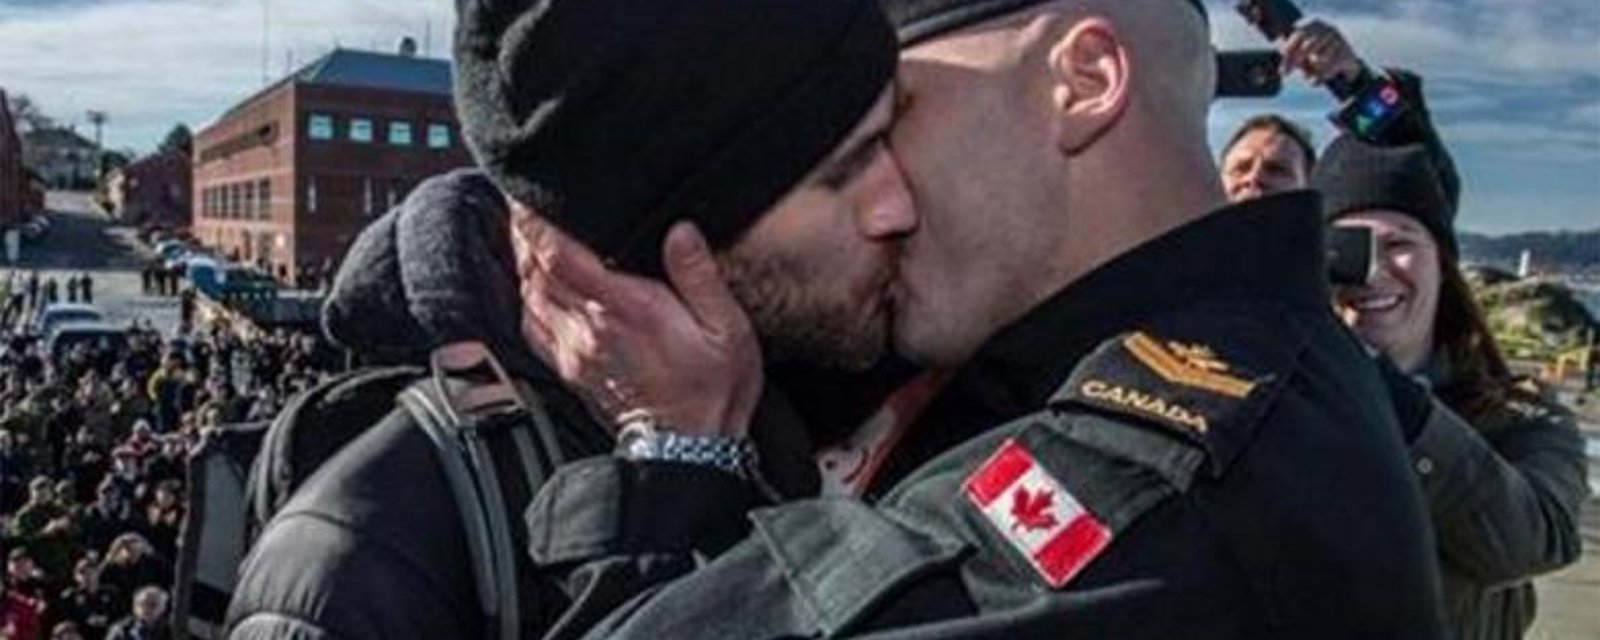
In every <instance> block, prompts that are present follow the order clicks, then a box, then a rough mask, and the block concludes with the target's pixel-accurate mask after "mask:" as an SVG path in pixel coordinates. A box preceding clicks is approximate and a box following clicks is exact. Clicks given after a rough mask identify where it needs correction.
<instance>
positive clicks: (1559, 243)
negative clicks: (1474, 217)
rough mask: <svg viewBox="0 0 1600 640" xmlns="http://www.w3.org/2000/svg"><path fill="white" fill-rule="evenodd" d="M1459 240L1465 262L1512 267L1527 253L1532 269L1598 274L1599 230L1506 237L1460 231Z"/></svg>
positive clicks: (1599, 271)
mask: <svg viewBox="0 0 1600 640" xmlns="http://www.w3.org/2000/svg"><path fill="white" fill-rule="evenodd" d="M1458 237H1459V239H1460V241H1461V256H1462V258H1463V259H1465V260H1466V261H1467V262H1472V263H1481V264H1492V265H1497V266H1501V267H1507V268H1514V267H1515V266H1516V264H1517V260H1519V259H1520V257H1521V255H1522V252H1523V251H1524V250H1530V251H1532V252H1533V265H1534V268H1535V269H1537V270H1539V271H1544V272H1558V273H1569V274H1576V273H1600V229H1594V230H1591V231H1556V232H1547V231H1540V232H1535V233H1519V234H1515V235H1509V236H1486V235H1482V234H1477V233H1469V232H1462V233H1460V234H1459V236H1458Z"/></svg>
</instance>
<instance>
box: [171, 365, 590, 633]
mask: <svg viewBox="0 0 1600 640" xmlns="http://www.w3.org/2000/svg"><path fill="white" fill-rule="evenodd" d="M396 410H402V411H406V412H408V413H410V415H411V418H412V419H413V421H414V422H415V423H416V424H417V425H419V426H420V427H421V428H422V429H423V431H424V432H426V433H427V435H428V437H429V440H430V441H432V442H433V443H434V445H435V450H436V452H437V453H438V459H439V462H440V464H441V465H442V467H443V469H444V472H445V477H446V478H448V480H449V482H450V485H451V492H452V493H453V494H454V496H455V502H456V505H457V507H458V508H459V510H460V516H461V521H462V523H463V525H464V530H465V531H466V533H467V544H468V547H469V549H470V550H471V553H472V559H473V573H474V576H475V579H476V583H477V592H478V596H479V604H480V608H481V609H482V611H483V613H484V616H485V619H486V620H488V621H489V624H486V625H485V630H486V636H487V638H489V639H490V640H494V639H497V638H498V639H502V640H513V639H515V638H517V636H518V633H519V629H520V624H521V622H522V620H523V619H524V618H526V617H528V616H537V615H538V613H539V612H537V611H522V610H520V609H521V607H522V606H523V604H524V602H526V601H527V600H525V599H524V598H522V595H523V594H521V593H519V587H518V584H519V581H518V578H517V575H516V567H517V566H518V563H517V553H518V550H517V547H516V545H515V543H514V542H513V530H512V523H514V522H517V521H518V520H517V519H518V518H520V517H521V514H520V513H508V511H509V506H508V505H507V504H506V502H505V500H504V497H503V487H505V486H508V485H507V482H508V480H506V478H508V477H509V474H519V475H521V476H522V477H521V481H522V482H526V486H527V487H528V490H529V491H530V492H536V491H537V490H538V488H539V487H540V486H542V485H543V484H544V481H545V480H546V479H548V478H549V477H550V475H551V474H553V473H554V472H555V470H556V468H557V467H558V466H560V465H561V464H562V463H564V462H566V461H567V460H568V458H569V457H568V456H567V455H564V452H565V451H570V450H572V449H573V448H574V447H572V446H563V442H568V441H569V438H570V436H563V435H562V434H561V433H560V432H558V431H557V427H556V425H555V424H554V423H553V422H552V421H551V420H550V416H549V412H548V411H547V409H546V407H545V405H544V401H543V400H542V399H541V398H540V397H539V396H538V395H537V394H536V393H533V391H532V389H531V388H529V387H528V386H527V385H526V384H524V383H522V382H520V381H517V380H514V379H512V378H510V377H509V376H507V375H506V373H505V370H504V369H503V368H502V367H501V366H500V364H499V362H497V361H496V360H495V359H494V357H493V355H491V354H490V352H489V350H488V349H487V348H485V347H484V346H483V345H482V344H481V343H477V342H461V343H455V344H450V345H446V346H444V347H441V348H440V349H438V350H436V351H435V352H434V354H433V357H432V361H431V366H430V367H429V368H428V369H423V368H421V367H389V368H373V369H361V370H356V371H352V372H348V373H345V374H342V375H340V376H338V377H336V378H333V379H331V380H328V381H326V382H324V383H322V384H320V385H317V386H316V387H314V388H311V389H309V390H307V391H305V392H302V393H301V394H299V395H297V396H295V397H294V398H292V399H290V400H289V402H288V403H287V404H286V405H285V406H284V408H283V410H282V411H280V412H279V414H278V415H277V417H275V418H274V419H273V420H272V421H270V422H260V423H251V424H243V425H232V426H228V427H223V428H220V429H218V430H217V431H216V432H214V433H211V434H208V436H207V437H206V438H204V440H203V442H202V443H201V445H200V446H199V447H198V448H197V449H196V450H195V451H194V452H193V453H191V454H190V456H189V465H188V466H189V482H188V492H189V512H188V514H187V515H186V516H185V520H184V524H183V529H182V532H181V535H180V536H179V550H178V567H177V581H176V582H177V584H176V585H174V594H173V595H174V598H173V601H174V606H173V616H174V621H175V623H176V624H174V628H176V629H177V630H178V631H179V632H180V633H182V634H186V635H187V636H188V637H191V638H203V639H214V638H223V637H224V636H225V635H226V633H227V629H226V616H227V609H228V601H229V600H230V599H231V598H232V596H233V592H234V589H235V587H236V586H237V580H238V568H239V564H240V562H241V561H242V560H243V559H244V557H245V555H246V554H247V553H248V552H249V549H250V547H251V546H252V545H253V544H254V543H255V540H256V537H257V536H258V535H259V534H260V533H261V531H262V529H263V527H265V526H266V524H267V522H269V521H270V520H271V519H272V516H273V515H274V514H276V513H277V512H278V510H279V509H281V508H282V507H283V506H284V504H285V503H287V502H288V500H289V498H290V497H291V496H293V495H294V493H295V491H296V490H297V489H298V488H299V487H300V485H301V484H302V483H303V482H304V481H305V480H306V479H307V478H309V477H310V476H311V475H312V473H313V472H315V471H316V470H317V468H318V467H319V466H321V465H322V463H324V462H326V461H327V460H328V459H329V458H331V457H333V455H334V454H335V453H337V452H338V451H339V450H340V449H342V448H344V446H345V445H347V444H349V443H350V442H351V441H353V440H355V439H356V437H357V436H360V435H361V434H362V433H364V432H366V430H367V429H368V428H370V427H372V426H373V425H376V424H378V423H379V422H380V421H382V419H383V418H384V417H386V416H387V415H389V413H390V412H392V411H396ZM506 442H509V443H510V445H509V446H505V445H504V444H503V443H506ZM491 448H501V449H502V450H503V452H502V453H501V455H498V456H495V455H490V453H491ZM507 452H509V453H507ZM574 457H575V456H574Z"/></svg>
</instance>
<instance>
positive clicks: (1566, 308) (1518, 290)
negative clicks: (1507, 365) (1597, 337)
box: [1466, 268, 1600, 359]
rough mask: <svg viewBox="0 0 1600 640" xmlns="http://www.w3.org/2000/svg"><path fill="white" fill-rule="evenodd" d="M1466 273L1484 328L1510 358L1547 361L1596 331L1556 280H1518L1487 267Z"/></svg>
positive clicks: (1590, 318)
mask: <svg viewBox="0 0 1600 640" xmlns="http://www.w3.org/2000/svg"><path fill="white" fill-rule="evenodd" d="M1466 275H1467V282H1468V284H1470V285H1471V286H1472V289H1473V292H1474V293H1475V294H1476V295H1477V298H1478V302H1479V304H1482V305H1483V308H1484V312H1485V315H1486V316H1487V317H1486V319H1487V320H1488V322H1489V328H1490V331H1492V332H1493V333H1494V335H1495V339H1496V341H1498V342H1499V343H1500V346H1501V347H1502V348H1503V349H1505V351H1506V352H1507V355H1510V356H1511V357H1513V358H1533V359H1548V358H1550V357H1551V356H1553V355H1554V354H1557V353H1562V352H1565V351H1568V350H1570V349H1574V348H1577V347H1580V346H1582V345H1583V344H1585V340H1586V339H1587V337H1588V335H1589V332H1591V331H1600V323H1597V322H1596V321H1595V317H1594V314H1593V313H1590V311H1589V310H1588V309H1587V308H1586V307H1585V306H1584V304H1583V303H1582V302H1581V301H1580V300H1578V298H1577V297H1576V296H1575V295H1574V294H1573V291H1572V290H1571V289H1569V288H1567V287H1566V286H1565V285H1563V284H1562V283H1561V282H1559V281H1558V280H1555V279H1551V278H1528V279H1524V280H1518V279H1516V278H1515V277H1513V276H1511V275H1510V274H1509V273H1505V272H1502V271H1499V270H1496V269H1490V268H1475V269H1469V270H1467V274H1466Z"/></svg>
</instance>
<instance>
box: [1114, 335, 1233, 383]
mask: <svg viewBox="0 0 1600 640" xmlns="http://www.w3.org/2000/svg"><path fill="white" fill-rule="evenodd" d="M1122 346H1124V347H1127V348H1128V352H1129V353H1132V354H1133V357H1135V358H1138V359H1139V361H1140V362H1143V363H1144V364H1145V366H1147V367H1150V370H1152V371H1155V372H1156V375H1159V376H1161V377H1162V378H1165V379H1166V380H1167V381H1168V382H1172V383H1174V384H1181V385H1185V386H1189V387H1195V388H1198V389H1205V390H1206V391H1211V392H1215V393H1220V394H1222V395H1225V396H1230V397H1234V398H1243V397H1245V396H1247V395H1250V390H1251V389H1254V388H1255V386H1256V385H1255V384H1254V383H1251V382H1245V381H1244V380H1241V379H1239V378H1235V377H1233V376H1230V375H1224V374H1220V373H1215V372H1212V371H1206V370H1205V369H1201V368H1199V367H1194V366H1190V365H1189V364H1187V363H1185V362H1184V361H1183V360H1182V359H1180V358H1178V357H1177V356H1175V355H1173V354H1172V353H1170V352H1168V351H1167V350H1166V348H1164V347H1162V346H1161V343H1159V342H1156V341H1155V340H1154V339H1151V337H1150V336H1147V335H1145V334H1144V333H1143V332H1139V333H1135V334H1133V335H1131V336H1128V337H1127V338H1126V339H1124V340H1123V341H1122Z"/></svg>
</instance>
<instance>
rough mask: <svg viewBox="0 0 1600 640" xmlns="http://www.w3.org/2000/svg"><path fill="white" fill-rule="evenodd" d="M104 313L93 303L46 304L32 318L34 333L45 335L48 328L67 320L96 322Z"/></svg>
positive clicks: (48, 331) (47, 333)
mask: <svg viewBox="0 0 1600 640" xmlns="http://www.w3.org/2000/svg"><path fill="white" fill-rule="evenodd" d="M104 319H105V314H102V313H100V309H98V308H96V307H95V306H94V305H90V304H83V303H78V302H57V303H55V304H51V305H47V306H45V308H44V309H41V310H40V311H39V315H38V316H35V317H34V319H33V327H32V329H33V333H34V335H39V336H45V335H49V334H50V330H51V329H54V328H56V327H59V326H61V325H63V324H66V323H69V322H98V321H101V320H104Z"/></svg>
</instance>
